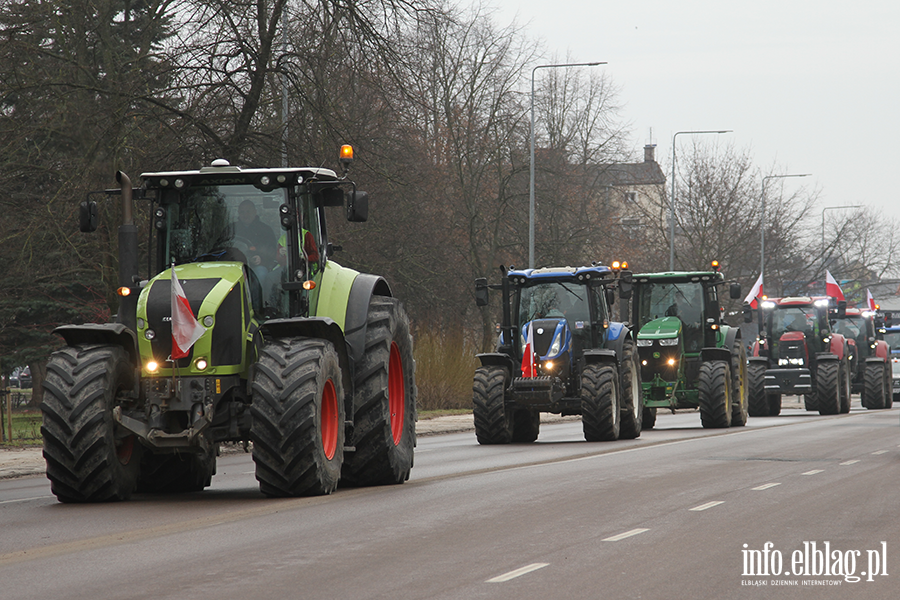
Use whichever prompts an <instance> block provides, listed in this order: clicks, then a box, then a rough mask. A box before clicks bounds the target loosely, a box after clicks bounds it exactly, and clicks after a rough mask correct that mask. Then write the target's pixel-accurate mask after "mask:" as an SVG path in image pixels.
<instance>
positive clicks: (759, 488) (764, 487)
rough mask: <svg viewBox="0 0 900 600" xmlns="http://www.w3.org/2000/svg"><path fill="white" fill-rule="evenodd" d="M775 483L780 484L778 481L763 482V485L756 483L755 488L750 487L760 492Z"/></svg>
mask: <svg viewBox="0 0 900 600" xmlns="http://www.w3.org/2000/svg"><path fill="white" fill-rule="evenodd" d="M776 485H781V484H780V483H764V484H763V485H758V486H756V487H755V488H750V489H751V490H753V491H754V492H761V491H762V490H768V489H769V488H773V487H775V486H776Z"/></svg>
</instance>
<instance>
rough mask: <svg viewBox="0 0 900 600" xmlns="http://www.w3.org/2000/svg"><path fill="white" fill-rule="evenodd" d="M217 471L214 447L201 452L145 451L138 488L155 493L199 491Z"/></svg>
mask: <svg viewBox="0 0 900 600" xmlns="http://www.w3.org/2000/svg"><path fill="white" fill-rule="evenodd" d="M215 474H216V446H215V445H213V444H210V445H209V446H208V448H207V449H206V450H205V451H203V452H201V453H194V452H184V453H180V452H176V453H171V454H155V453H152V452H150V451H149V450H146V449H145V450H144V456H143V458H142V459H141V474H140V476H139V477H138V482H137V491H138V492H144V493H157V494H178V493H186V492H200V491H202V490H203V489H204V488H206V487H209V485H210V484H211V483H212V477H213V475H215Z"/></svg>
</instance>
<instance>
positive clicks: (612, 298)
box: [606, 288, 616, 306]
mask: <svg viewBox="0 0 900 600" xmlns="http://www.w3.org/2000/svg"><path fill="white" fill-rule="evenodd" d="M615 302H616V292H615V290H613V289H611V288H606V304H607V305H608V306H612V305H613V304H615Z"/></svg>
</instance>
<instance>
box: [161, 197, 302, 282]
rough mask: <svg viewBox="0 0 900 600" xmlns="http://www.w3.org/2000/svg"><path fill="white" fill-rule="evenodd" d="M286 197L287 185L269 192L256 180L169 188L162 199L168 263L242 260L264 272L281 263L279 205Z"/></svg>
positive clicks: (261, 272)
mask: <svg viewBox="0 0 900 600" xmlns="http://www.w3.org/2000/svg"><path fill="white" fill-rule="evenodd" d="M285 201H286V200H285V191H284V190H275V191H273V192H269V193H264V192H262V191H260V190H258V189H256V188H255V187H253V186H252V185H234V186H209V187H194V188H190V189H189V190H188V191H187V192H185V193H177V192H167V193H166V194H164V195H163V196H162V198H161V199H160V204H161V206H162V207H163V208H164V209H165V210H166V234H167V235H166V236H165V242H164V243H165V256H166V259H167V262H174V263H175V264H181V263H186V262H192V261H196V260H204V259H207V260H209V259H212V260H215V259H216V258H219V259H221V260H239V261H242V262H244V263H246V264H247V265H248V266H250V267H251V268H254V269H258V271H259V272H260V274H264V273H265V272H267V271H269V270H271V269H273V268H275V266H276V244H277V238H276V233H275V232H276V231H277V232H278V233H279V234H280V233H281V229H280V225H279V215H278V207H279V206H280V205H281V204H284V203H285Z"/></svg>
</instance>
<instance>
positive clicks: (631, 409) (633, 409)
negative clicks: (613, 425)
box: [619, 340, 644, 440]
mask: <svg viewBox="0 0 900 600" xmlns="http://www.w3.org/2000/svg"><path fill="white" fill-rule="evenodd" d="M621 390H622V401H621V408H622V415H621V416H622V423H621V425H620V426H619V439H623V440H633V439H634V438H636V437H639V436H640V435H641V425H642V422H643V419H644V403H643V397H642V396H643V393H642V389H641V370H640V366H639V365H638V356H637V352H635V348H634V342H632V341H631V340H625V343H624V345H623V349H622V381H621Z"/></svg>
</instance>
